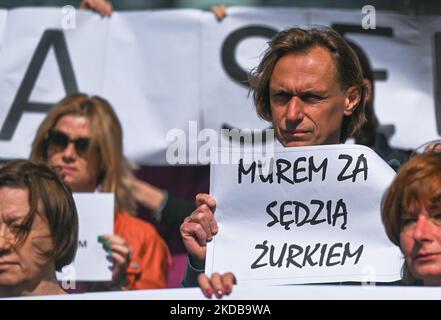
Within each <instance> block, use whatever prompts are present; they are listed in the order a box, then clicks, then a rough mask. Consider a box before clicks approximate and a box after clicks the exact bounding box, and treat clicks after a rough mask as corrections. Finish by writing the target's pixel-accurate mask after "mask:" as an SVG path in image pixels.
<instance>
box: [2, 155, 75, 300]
mask: <svg viewBox="0 0 441 320" xmlns="http://www.w3.org/2000/svg"><path fill="white" fill-rule="evenodd" d="M77 243H78V218H77V211H76V208H75V203H74V200H73V198H72V194H71V192H70V190H69V189H68V188H67V187H66V185H65V184H64V183H63V181H62V180H61V178H60V177H59V176H58V175H57V174H56V173H55V172H54V171H53V170H51V169H50V168H49V167H47V166H46V165H43V164H35V163H32V162H30V161H26V160H17V161H13V162H10V163H8V164H7V165H6V166H4V167H3V168H1V169H0V297H12V296H33V295H58V294H65V293H66V292H65V291H64V290H63V289H62V288H61V287H60V285H59V283H58V282H57V279H56V277H55V271H56V270H57V271H61V269H62V268H63V267H64V266H66V265H68V264H70V263H71V262H72V260H73V259H74V257H75V253H76V249H77Z"/></svg>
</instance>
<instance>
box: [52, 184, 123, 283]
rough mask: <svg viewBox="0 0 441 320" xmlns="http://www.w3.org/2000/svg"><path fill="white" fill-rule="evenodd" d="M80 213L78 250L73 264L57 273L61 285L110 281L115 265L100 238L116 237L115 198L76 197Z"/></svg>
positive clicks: (92, 194) (92, 195) (111, 195)
mask: <svg viewBox="0 0 441 320" xmlns="http://www.w3.org/2000/svg"><path fill="white" fill-rule="evenodd" d="M73 196H74V200H75V205H76V207H77V212H78V220H79V235H78V249H77V254H76V256H75V260H74V262H73V264H71V265H69V266H65V267H64V268H63V270H62V272H59V273H57V278H58V280H60V281H109V280H111V279H112V271H111V269H110V268H111V266H112V263H111V262H110V261H109V260H108V259H107V255H108V254H107V252H106V251H105V250H104V248H103V245H102V243H100V242H98V236H100V235H104V234H113V222H114V212H115V204H114V201H115V199H114V194H113V193H101V192H100V193H74V195H73Z"/></svg>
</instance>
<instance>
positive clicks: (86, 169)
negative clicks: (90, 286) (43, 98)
mask: <svg viewBox="0 0 441 320" xmlns="http://www.w3.org/2000/svg"><path fill="white" fill-rule="evenodd" d="M122 137H123V133H122V127H121V124H120V122H119V120H118V118H117V116H116V114H115V112H114V111H113V109H112V107H111V106H110V104H109V103H108V102H107V101H106V100H104V99H102V98H100V97H97V96H94V97H89V96H87V95H85V94H81V93H77V94H72V95H70V96H67V97H66V98H64V99H63V100H61V101H60V102H59V103H58V104H57V105H55V106H54V107H53V108H52V109H51V111H50V112H49V114H48V115H47V116H46V118H45V119H44V120H43V122H42V123H41V125H40V127H39V129H38V131H37V135H36V137H35V139H34V142H33V144H32V151H31V155H30V158H31V159H32V160H35V161H42V162H45V163H47V164H49V165H51V166H53V167H55V168H56V169H57V170H58V171H59V172H60V173H61V175H62V176H63V178H64V181H65V182H66V184H67V185H68V186H69V187H70V188H71V189H72V191H73V192H113V193H114V194H115V199H116V213H115V224H114V225H115V227H114V234H110V235H103V236H102V237H101V238H100V241H102V242H103V246H104V249H105V250H106V251H107V252H109V255H110V257H111V258H112V259H113V261H114V271H113V280H112V282H111V283H109V284H107V287H106V289H129V290H135V289H151V288H164V287H166V286H167V276H168V270H169V266H170V263H171V257H170V253H169V250H168V247H167V245H166V243H165V242H164V240H163V239H162V238H161V237H160V235H159V234H158V232H157V231H156V229H155V228H154V226H153V225H151V224H149V223H147V222H144V221H142V220H140V219H138V218H136V217H134V214H135V199H134V197H133V185H134V183H135V181H136V180H135V179H134V177H133V174H132V170H131V167H130V164H129V162H128V160H127V159H126V158H125V157H124V155H123V139H122ZM100 289H101V288H100Z"/></svg>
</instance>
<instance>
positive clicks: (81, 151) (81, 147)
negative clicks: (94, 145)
mask: <svg viewBox="0 0 441 320" xmlns="http://www.w3.org/2000/svg"><path fill="white" fill-rule="evenodd" d="M47 141H48V146H49V147H52V148H54V149H55V150H57V151H64V150H65V149H66V148H67V146H68V145H69V143H73V145H74V147H75V151H76V152H77V153H78V155H79V156H81V157H83V156H84V155H85V154H86V153H87V151H88V150H89V145H90V138H84V137H83V138H78V139H75V140H73V139H71V138H70V137H69V136H68V135H67V134H65V133H63V132H60V131H56V130H51V131H50V133H49V138H48V140H47Z"/></svg>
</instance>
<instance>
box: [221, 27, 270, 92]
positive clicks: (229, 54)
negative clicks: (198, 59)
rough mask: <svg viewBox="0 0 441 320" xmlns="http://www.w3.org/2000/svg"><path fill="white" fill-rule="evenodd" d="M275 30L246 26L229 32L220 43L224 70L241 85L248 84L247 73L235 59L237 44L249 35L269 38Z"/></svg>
mask: <svg viewBox="0 0 441 320" xmlns="http://www.w3.org/2000/svg"><path fill="white" fill-rule="evenodd" d="M276 33H277V30H275V29H272V28H270V27H266V26H246V27H243V28H240V29H237V30H235V31H233V32H232V33H230V34H229V35H228V36H227V38H226V39H225V41H224V43H223V44H222V53H221V58H222V66H223V67H224V69H225V72H226V73H227V74H228V75H229V76H230V77H231V78H232V79H233V80H235V81H237V82H238V83H239V84H241V85H243V86H247V87H248V86H249V84H248V74H247V72H246V71H245V70H243V69H242V68H241V67H240V65H239V64H238V63H237V61H236V57H235V53H236V48H237V46H238V44H239V43H240V42H241V41H243V40H244V39H246V38H249V37H265V38H269V39H271V38H272V37H273V36H274V35H275V34H276Z"/></svg>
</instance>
